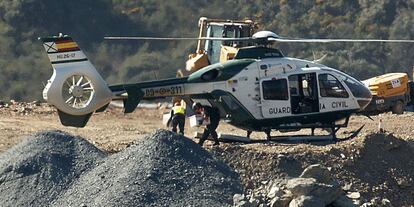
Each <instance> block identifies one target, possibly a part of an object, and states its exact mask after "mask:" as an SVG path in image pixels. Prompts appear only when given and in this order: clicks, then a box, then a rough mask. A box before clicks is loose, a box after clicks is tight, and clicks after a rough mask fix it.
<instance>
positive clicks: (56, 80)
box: [39, 35, 112, 127]
mask: <svg viewBox="0 0 414 207" xmlns="http://www.w3.org/2000/svg"><path fill="white" fill-rule="evenodd" d="M39 39H40V40H42V41H43V46H44V48H45V50H46V52H47V54H48V57H49V59H50V62H51V64H52V67H53V75H52V77H51V78H50V79H49V80H48V83H47V84H46V86H45V88H44V89H43V98H44V99H45V100H46V101H47V102H48V103H49V104H51V105H54V106H55V107H56V108H57V109H58V114H59V118H60V121H61V122H62V124H63V125H65V126H75V127H84V126H85V125H86V123H87V121H88V120H89V117H90V116H91V115H92V113H93V112H95V111H96V110H98V109H100V108H102V107H104V106H105V105H107V104H108V103H109V102H110V101H111V99H112V92H111V90H110V89H109V87H108V85H107V83H106V82H105V81H104V80H103V78H102V77H101V76H100V75H99V73H98V72H97V71H96V69H95V67H94V66H93V65H92V63H91V62H90V61H89V60H88V58H87V57H86V56H85V54H84V53H83V52H82V51H81V50H80V48H79V47H78V45H77V44H76V42H74V41H73V40H72V38H71V37H69V36H66V35H65V36H64V35H59V36H54V37H46V38H39Z"/></svg>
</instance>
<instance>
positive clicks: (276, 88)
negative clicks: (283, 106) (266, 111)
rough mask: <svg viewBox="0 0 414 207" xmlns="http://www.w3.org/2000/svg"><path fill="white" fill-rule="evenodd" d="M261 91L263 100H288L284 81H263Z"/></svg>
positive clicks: (285, 81)
mask: <svg viewBox="0 0 414 207" xmlns="http://www.w3.org/2000/svg"><path fill="white" fill-rule="evenodd" d="M262 90H263V98H264V99H265V100H289V94H288V86H287V80H286V79H279V80H268V81H263V82H262Z"/></svg>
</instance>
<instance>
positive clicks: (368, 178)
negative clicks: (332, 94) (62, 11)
mask: <svg viewBox="0 0 414 207" xmlns="http://www.w3.org/2000/svg"><path fill="white" fill-rule="evenodd" d="M261 147H262V148H266V149H270V148H271V149H279V148H280V149H283V151H279V152H278V151H275V150H273V151H271V152H264V150H258V147H256V146H252V147H250V148H249V149H246V147H243V146H237V145H232V146H225V147H220V148H217V149H212V152H213V153H214V154H215V156H218V157H220V158H221V159H223V160H225V162H226V163H227V164H228V165H229V166H231V167H233V168H234V169H235V170H236V172H238V173H239V174H240V177H241V179H242V182H243V185H244V186H245V188H246V191H247V194H248V193H249V191H250V192H251V191H255V190H256V189H260V188H264V187H265V186H266V185H267V184H268V183H269V182H273V181H274V180H285V179H287V178H292V177H297V176H299V175H300V173H301V172H302V171H303V169H304V168H306V167H308V166H310V165H312V164H321V165H323V166H326V167H327V168H328V169H329V170H330V171H331V172H332V175H333V177H334V178H335V179H337V180H338V182H339V183H340V185H341V186H343V187H344V190H345V192H347V193H352V192H358V194H359V193H360V195H361V198H360V199H359V200H360V203H361V204H363V203H365V202H371V203H372V202H373V201H375V200H380V201H381V200H382V199H386V200H390V201H391V203H392V204H393V205H394V206H410V205H412V204H413V203H414V196H413V195H414V194H413V192H414V184H413V183H414V182H413V177H414V150H413V149H414V148H413V144H412V143H411V142H409V141H405V140H403V139H400V138H398V137H395V136H394V135H393V134H376V133H374V134H369V135H367V136H366V137H360V138H358V139H355V140H349V141H346V142H342V143H337V144H329V145H326V146H323V145H321V146H319V145H312V144H307V145H306V144H299V145H286V146H281V145H278V144H269V145H261Z"/></svg>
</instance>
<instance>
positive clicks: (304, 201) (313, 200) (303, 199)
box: [289, 196, 326, 207]
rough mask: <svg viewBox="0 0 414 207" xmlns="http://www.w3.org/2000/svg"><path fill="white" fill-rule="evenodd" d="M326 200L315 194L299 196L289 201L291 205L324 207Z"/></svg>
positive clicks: (294, 206)
mask: <svg viewBox="0 0 414 207" xmlns="http://www.w3.org/2000/svg"><path fill="white" fill-rule="evenodd" d="M323 206H326V204H324V202H323V201H322V200H321V199H319V198H317V197H313V196H299V197H297V198H295V199H293V200H292V201H291V202H290V203H289V207H323Z"/></svg>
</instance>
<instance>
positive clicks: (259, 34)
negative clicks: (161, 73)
mask: <svg viewBox="0 0 414 207" xmlns="http://www.w3.org/2000/svg"><path fill="white" fill-rule="evenodd" d="M252 37H253V39H267V38H269V37H272V38H276V39H279V38H280V37H279V35H277V34H276V33H274V32H271V31H260V32H256V33H254V34H253V36H252Z"/></svg>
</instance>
